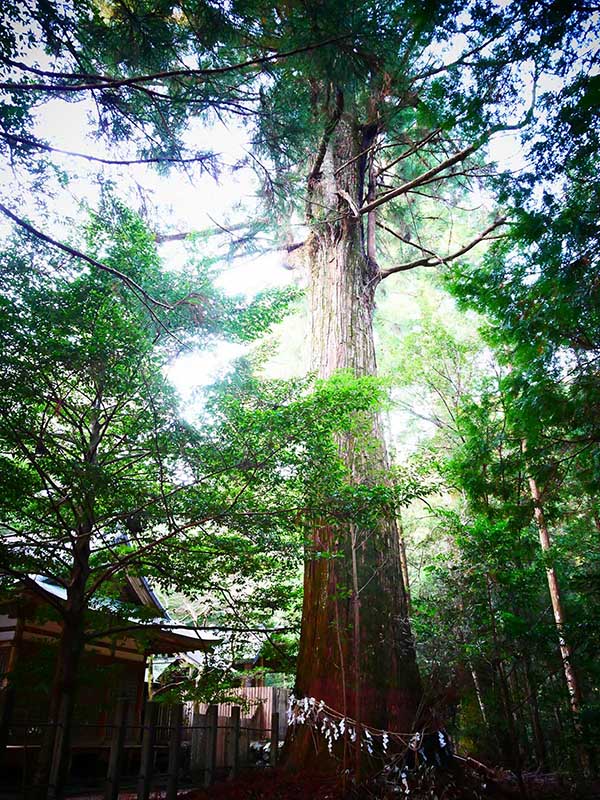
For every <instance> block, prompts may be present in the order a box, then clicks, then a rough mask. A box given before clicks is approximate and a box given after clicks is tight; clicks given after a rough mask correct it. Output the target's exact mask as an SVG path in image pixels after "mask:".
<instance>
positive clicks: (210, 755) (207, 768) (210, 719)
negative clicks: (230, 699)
mask: <svg viewBox="0 0 600 800" xmlns="http://www.w3.org/2000/svg"><path fill="white" fill-rule="evenodd" d="M218 714H219V707H218V706H209V707H208V709H207V711H206V750H205V753H204V785H205V786H210V785H211V783H212V782H213V780H214V777H215V769H216V766H217V725H218V723H219V717H218Z"/></svg>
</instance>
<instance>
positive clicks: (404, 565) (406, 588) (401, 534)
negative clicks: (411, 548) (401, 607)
mask: <svg viewBox="0 0 600 800" xmlns="http://www.w3.org/2000/svg"><path fill="white" fill-rule="evenodd" d="M397 524H398V546H399V547H400V569H401V570H402V581H403V583H404V591H405V592H406V610H407V612H408V615H409V616H410V614H411V597H410V580H409V577H408V559H407V557H406V542H405V540H404V528H403V526H402V519H401V517H400V516H398V518H397Z"/></svg>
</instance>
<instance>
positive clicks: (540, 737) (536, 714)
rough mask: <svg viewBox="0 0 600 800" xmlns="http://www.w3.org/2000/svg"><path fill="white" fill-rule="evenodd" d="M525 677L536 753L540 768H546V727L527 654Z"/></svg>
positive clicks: (524, 668) (524, 667) (524, 669)
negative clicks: (542, 720)
mask: <svg viewBox="0 0 600 800" xmlns="http://www.w3.org/2000/svg"><path fill="white" fill-rule="evenodd" d="M523 677H524V681H525V692H526V697H527V705H528V706H529V711H530V714H531V729H532V732H533V743H534V747H535V755H536V758H537V766H538V768H539V769H542V770H543V769H545V768H546V761H547V755H546V742H545V740H544V729H543V727H542V722H541V719H540V709H539V705H538V699H537V691H536V690H535V688H534V687H533V685H532V682H531V665H530V661H529V656H525V659H524V661H523Z"/></svg>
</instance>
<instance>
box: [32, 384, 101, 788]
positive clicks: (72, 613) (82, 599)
mask: <svg viewBox="0 0 600 800" xmlns="http://www.w3.org/2000/svg"><path fill="white" fill-rule="evenodd" d="M100 400H101V390H100V389H98V393H97V396H96V399H95V402H94V406H93V412H92V419H91V424H90V430H89V440H88V447H87V450H86V451H85V452H84V454H83V463H84V465H85V466H91V465H94V464H95V463H96V459H97V451H98V446H99V444H100V440H101V428H100V423H99V421H98V408H99V405H100ZM94 501H95V492H94V484H93V480H90V484H89V489H88V492H87V493H86V495H85V496H84V498H83V499H82V504H81V506H80V507H79V509H78V524H77V529H76V530H75V531H72V532H71V533H70V536H71V540H72V556H73V560H72V564H71V571H70V576H69V582H68V586H67V599H66V602H65V607H64V611H63V622H62V632H61V637H60V641H59V646H58V653H57V659H56V668H55V673H54V679H53V684H52V691H51V697H50V711H49V715H48V726H47V728H46V731H45V734H44V737H43V740H42V746H41V749H40V754H39V757H38V763H37V767H36V773H35V778H34V786H35V787H36V789H35V792H34V796H35V798H36V800H38V798H40V799H41V798H46V797H48V798H62V797H63V793H64V788H65V783H66V780H67V778H68V766H69V756H70V744H71V735H72V727H73V714H74V711H75V701H76V697H77V685H78V681H79V669H80V664H81V657H82V655H83V651H84V647H85V617H86V610H87V599H86V586H87V582H88V579H89V576H90V552H91V536H92V531H93V529H94Z"/></svg>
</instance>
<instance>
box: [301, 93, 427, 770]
mask: <svg viewBox="0 0 600 800" xmlns="http://www.w3.org/2000/svg"><path fill="white" fill-rule="evenodd" d="M341 102H342V101H341V99H340V98H339V97H338V98H337V108H336V110H335V111H334V112H333V114H332V125H331V127H332V128H334V130H333V133H332V134H331V135H330V137H329V138H327V137H326V138H325V139H324V142H323V145H322V147H321V149H320V151H319V154H318V155H317V160H316V163H315V167H314V168H313V171H312V173H311V176H310V178H309V197H310V202H309V206H308V208H307V216H308V222H309V224H310V226H311V234H310V237H309V241H308V242H307V250H308V259H309V265H310V304H311V306H310V307H311V315H312V320H311V325H312V362H313V369H314V370H315V371H316V372H317V373H318V375H319V376H320V377H328V376H330V375H331V374H332V373H333V372H335V371H336V370H339V369H347V370H350V371H351V372H352V373H354V374H355V375H357V376H363V375H374V374H375V373H376V369H377V368H376V361H375V346H374V338H373V311H374V290H375V284H376V281H377V279H376V265H375V264H374V263H373V258H372V256H371V255H370V254H368V253H367V242H366V233H365V232H364V231H363V226H362V222H361V220H360V219H359V218H358V216H357V215H356V214H355V211H356V209H357V208H358V207H359V206H360V205H361V203H362V201H363V194H364V186H365V170H366V169H367V165H366V162H365V157H364V156H363V157H360V155H359V154H360V153H361V152H362V151H363V150H364V149H365V148H366V147H368V145H369V143H370V142H372V141H373V136H374V135H375V133H376V131H375V130H374V129H372V128H371V129H369V130H367V129H365V128H364V127H359V126H358V125H357V124H356V122H355V121H354V120H353V118H352V115H351V114H345V113H341ZM336 115H337V121H336ZM369 137H370V138H369ZM315 209H317V210H316V211H315ZM325 217H327V218H328V221H325V219H324V218H325ZM382 430H383V429H382V424H381V420H380V419H379V418H378V417H377V416H374V417H373V419H372V420H370V422H369V430H368V431H366V432H365V441H364V443H363V442H362V441H361V442H356V441H355V440H354V439H353V438H352V437H351V436H344V437H340V441H339V448H340V454H341V457H342V459H343V460H344V461H345V463H346V465H347V467H348V470H349V473H350V475H351V478H352V480H353V481H354V482H355V483H357V484H370V483H374V482H377V481H380V480H381V479H382V475H383V473H384V471H385V469H386V467H387V453H386V448H385V443H384V441H383V434H382ZM368 439H369V440H370V441H367V440H368ZM363 444H364V445H365V446H361V445H363ZM311 537H312V546H311V547H309V548H308V552H307V557H306V565H305V576H304V605H303V614H302V631H301V639H300V653H299V658H298V672H297V690H298V692H299V693H300V694H301V695H303V696H311V697H315V698H316V699H317V700H324V701H325V702H326V703H327V704H328V705H330V706H331V707H333V708H335V709H337V710H340V711H341V710H342V709H344V708H347V709H348V714H349V715H350V716H351V717H353V718H354V719H357V720H358V721H359V722H362V723H366V724H370V725H373V726H376V727H378V728H385V729H391V730H397V731H400V732H410V731H412V730H414V726H415V724H416V722H415V721H416V715H417V711H418V707H419V703H420V698H421V689H420V681H419V675H418V671H417V667H416V660H415V653H414V646H413V642H412V638H411V633H410V629H409V624H408V618H407V596H406V591H405V586H404V583H403V580H402V569H401V563H400V548H399V538H398V529H397V527H396V522H395V519H394V518H393V515H390V517H389V518H388V519H384V520H381V522H380V524H379V526H378V527H377V529H376V530H368V531H364V530H359V529H356V528H354V529H352V527H351V526H350V525H347V526H345V527H343V526H339V527H336V528H333V527H332V526H324V525H316V526H315V527H314V529H313V530H312V534H311ZM323 552H326V553H329V554H332V555H335V556H338V557H337V558H333V559H332V558H329V557H327V558H324V557H322V556H321V555H320V554H322V553H323ZM334 563H335V569H334ZM338 651H340V652H342V653H343V658H340V657H339V655H337V656H336V654H337V653H338ZM341 663H345V664H346V665H352V666H351V668H349V669H348V670H347V674H346V676H345V679H344V676H343V674H342V671H341V667H340V664H341ZM344 687H345V688H346V696H344ZM315 739H316V740H317V742H318V741H319V736H318V734H316V735H315V738H313V735H312V732H304V733H302V732H301V731H298V732H297V733H296V739H295V740H294V742H293V743H291V744H290V747H289V749H288V762H289V763H290V764H291V765H292V766H293V767H300V766H302V765H305V764H307V763H309V762H312V761H313V759H314V744H313V742H314V741H315ZM321 744H322V743H321ZM321 750H322V748H321ZM328 768H330V769H333V768H335V761H333V760H332V763H331V766H330V767H328Z"/></svg>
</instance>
